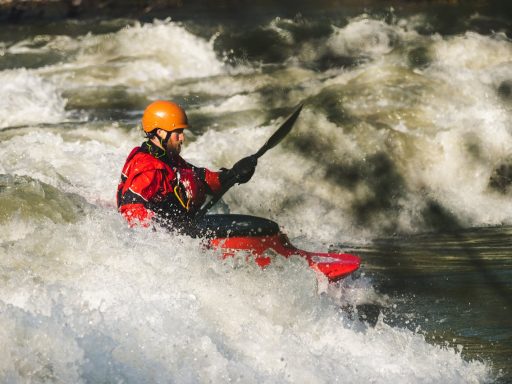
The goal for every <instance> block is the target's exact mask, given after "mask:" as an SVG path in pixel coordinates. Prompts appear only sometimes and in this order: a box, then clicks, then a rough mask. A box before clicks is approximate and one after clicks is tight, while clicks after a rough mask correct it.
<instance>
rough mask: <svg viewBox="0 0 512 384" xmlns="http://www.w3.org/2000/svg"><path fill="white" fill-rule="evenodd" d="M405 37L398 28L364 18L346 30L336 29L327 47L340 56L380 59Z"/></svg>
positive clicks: (353, 21)
mask: <svg viewBox="0 0 512 384" xmlns="http://www.w3.org/2000/svg"><path fill="white" fill-rule="evenodd" d="M404 36H405V32H404V31H403V30H401V29H400V28H398V27H395V26H391V25H389V24H386V23H385V22H383V21H380V20H374V19H370V18H366V17H364V16H362V17H359V18H357V19H354V20H352V21H351V22H350V23H349V24H348V25H347V26H346V27H344V28H338V27H334V32H333V34H332V35H331V37H330V38H329V39H328V40H327V46H328V47H329V48H330V49H331V50H332V51H333V52H335V53H337V54H340V55H347V56H369V57H378V56H381V55H385V54H387V53H389V52H391V51H392V50H393V49H394V48H395V46H396V45H397V44H398V43H399V42H400V40H401V39H403V37H404Z"/></svg>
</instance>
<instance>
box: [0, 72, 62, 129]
mask: <svg viewBox="0 0 512 384" xmlns="http://www.w3.org/2000/svg"><path fill="white" fill-rule="evenodd" d="M0 82H1V83H2V87H1V88H0V129H1V128H6V127H11V126H20V125H29V124H41V123H58V122H60V121H63V120H65V119H66V113H65V107H66V100H65V99H64V98H63V97H62V95H61V91H60V90H59V89H58V88H57V87H56V86H55V85H54V84H52V83H51V82H50V81H47V80H45V79H43V78H42V77H40V76H38V75H37V74H35V73H33V72H30V71H28V70H24V69H17V70H10V71H2V72H0Z"/></svg>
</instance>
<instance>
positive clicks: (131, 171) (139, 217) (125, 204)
mask: <svg viewBox="0 0 512 384" xmlns="http://www.w3.org/2000/svg"><path fill="white" fill-rule="evenodd" d="M181 169H189V170H192V171H193V172H194V173H195V175H196V176H197V178H199V179H200V180H202V181H203V182H204V184H205V187H206V190H207V192H208V193H217V192H218V191H220V189H221V187H222V185H221V180H220V178H219V176H220V174H221V173H220V172H212V171H210V170H208V169H206V168H198V167H194V166H193V165H191V164H189V163H187V162H186V161H185V160H184V159H183V158H182V157H181V156H174V157H172V158H169V157H168V156H167V154H166V153H165V151H163V150H162V149H161V148H159V147H157V146H156V145H154V144H153V143H151V142H150V141H147V142H144V143H143V144H142V145H141V146H140V147H135V148H134V149H133V150H132V151H131V152H130V154H129V155H128V158H127V159H126V163H125V164H124V167H123V170H122V173H121V181H120V183H119V185H118V187H117V207H118V209H119V211H120V212H121V214H122V215H123V216H124V217H125V219H126V220H127V221H128V223H129V224H130V226H135V225H138V224H140V225H143V226H146V227H147V226H149V225H150V223H151V222H152V221H153V220H156V221H159V222H162V221H163V220H165V223H163V224H166V226H169V225H170V226H172V224H176V223H172V222H171V223H169V221H176V220H178V221H180V220H182V219H184V218H185V217H186V216H187V212H186V211H184V210H183V209H181V208H180V206H179V205H178V204H176V197H175V195H174V187H175V186H176V183H177V179H176V175H177V172H179V171H180V170H181Z"/></svg>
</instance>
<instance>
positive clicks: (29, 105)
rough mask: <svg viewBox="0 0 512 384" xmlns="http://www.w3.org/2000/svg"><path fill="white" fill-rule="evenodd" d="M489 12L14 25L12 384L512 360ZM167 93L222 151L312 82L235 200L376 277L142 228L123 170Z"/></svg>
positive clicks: (0, 205) (222, 159) (8, 344)
mask: <svg viewBox="0 0 512 384" xmlns="http://www.w3.org/2000/svg"><path fill="white" fill-rule="evenodd" d="M482 18H483V16H482V15H478V14H472V15H471V16H469V17H468V19H467V23H466V24H464V25H463V26H461V27H460V28H459V29H458V30H456V31H453V30H451V31H450V33H445V32H444V31H443V30H442V29H436V28H437V27H436V24H435V21H436V20H437V19H435V18H433V16H432V15H429V14H425V13H421V12H413V13H407V14H400V13H399V12H398V11H394V10H392V9H391V10H386V11H385V12H384V15H383V14H382V13H379V12H376V13H372V12H367V13H364V12H363V11H361V12H358V13H357V14H354V15H346V14H342V13H340V14H335V13H334V14H331V15H329V16H326V15H325V14H324V13H319V14H311V15H299V14H298V15H296V16H295V17H283V16H281V15H279V14H271V15H268V14H265V15H259V16H258V17H255V18H254V19H251V20H250V21H248V20H237V21H234V20H231V19H226V18H225V17H218V18H215V17H212V18H211V19H209V18H206V17H204V15H203V14H199V16H195V17H192V16H190V17H188V18H187V17H182V20H179V21H175V20H173V19H171V18H160V19H155V20H142V21H136V20H132V19H120V18H118V19H101V20H100V19H98V20H63V21H54V22H52V23H49V24H48V25H45V26H42V25H38V26H37V28H36V27H34V28H27V27H26V25H25V26H23V25H20V26H16V25H9V26H8V28H7V27H6V28H7V30H5V31H3V32H1V33H0V82H1V84H2V86H1V87H0V141H1V144H2V145H1V146H0V354H1V356H2V358H1V359H0V381H1V382H5V383H25V382H33V383H82V382H83V383H97V382H122V383H143V382H147V383H154V382H158V383H168V382H178V383H206V382H241V383H278V382H279V383H282V382H290V383H333V382H351V383H368V382H373V383H434V382H447V383H483V382H500V381H502V382H507V381H509V380H511V378H512V376H511V375H512V373H511V372H510V370H509V369H508V367H509V366H510V364H511V357H510V351H511V350H512V344H511V342H510V340H512V328H511V326H510V320H509V319H510V311H511V308H512V307H511V305H512V302H511V300H510V297H512V296H511V294H512V287H511V285H510V281H512V280H511V279H512V254H511V251H510V249H511V247H512V244H511V241H510V231H511V229H510V228H511V226H512V204H511V198H512V172H511V169H512V125H511V123H510V121H511V118H512V91H511V90H512V42H511V41H510V39H509V36H510V35H507V33H508V32H509V31H510V29H507V28H504V29H503V30H495V31H493V32H492V33H488V32H485V31H482V30H480V29H479V28H477V27H475V25H479V24H478V23H477V22H475V20H481V19H482ZM486 20H487V19H486ZM487 21H488V20H487ZM491 21H492V20H491ZM488 22H489V21H488ZM244 23H245V25H243V28H242V24H244ZM496 23H498V21H496ZM498 24H499V23H498ZM499 25H502V24H499ZM155 99H172V100H175V101H178V102H180V103H181V104H182V105H184V106H185V107H186V110H187V113H188V115H189V119H190V121H191V124H192V129H191V130H190V132H187V142H186V145H185V148H184V152H183V156H184V157H185V158H186V159H187V160H189V161H190V162H191V163H193V164H197V165H202V166H207V167H210V168H211V169H218V168H220V167H230V166H231V165H232V164H233V163H234V162H235V161H237V160H238V159H239V158H241V157H243V156H246V155H248V154H251V153H253V152H255V150H257V149H258V148H259V147H260V146H261V145H262V144H263V143H264V142H265V140H266V139H267V138H268V136H269V135H270V134H271V133H272V132H273V131H274V129H275V128H276V126H277V125H278V124H279V122H280V121H281V118H282V117H283V116H284V115H286V114H287V113H288V112H289V111H290V109H291V107H292V106H294V105H296V104H297V103H298V102H300V101H304V102H305V106H304V110H303V112H302V114H301V116H300V118H299V120H298V121H297V123H296V126H295V128H294V130H293V131H292V132H291V133H290V134H289V136H288V137H287V138H286V139H285V141H283V142H282V143H281V144H280V145H279V146H278V147H276V148H274V149H272V150H271V151H269V152H268V153H267V154H266V155H265V156H264V157H262V158H261V159H260V161H259V164H258V167H257V170H256V173H255V175H254V177H253V179H252V180H251V182H250V183H248V184H245V185H242V186H237V187H236V188H233V190H232V191H230V192H229V193H228V194H226V195H225V198H224V204H223V205H222V206H221V207H220V208H219V209H223V210H224V211H227V210H229V211H231V212H233V213H235V212H236V213H247V214H253V215H258V216H262V217H267V218H270V219H272V220H275V221H277V222H278V223H279V224H280V226H281V228H282V229H283V230H284V232H286V233H287V234H288V235H289V237H290V239H291V240H292V242H294V243H295V244H296V245H298V246H302V247H303V248H305V249H315V250H326V249H327V248H328V247H334V248H343V249H345V250H349V251H350V252H352V253H356V254H359V255H360V256H361V257H362V259H363V263H364V264H363V267H362V275H361V276H360V277H357V278H351V277H350V278H347V279H345V280H344V281H343V282H341V283H339V284H337V285H330V286H328V285H327V282H326V281H324V280H322V279H319V280H318V279H317V276H315V273H314V272H313V271H312V270H310V269H309V268H308V267H307V265H306V264H305V263H304V262H302V261H301V260H293V259H292V260H290V261H284V260H280V259H276V260H275V261H274V263H273V264H272V265H271V266H270V267H269V268H267V269H265V270H261V269H259V267H257V266H256V265H255V264H254V263H252V262H249V263H246V262H245V261H244V259H243V257H241V258H235V259H232V260H227V261H222V260H220V255H219V254H217V253H216V252H215V251H212V250H207V249H205V248H204V247H203V244H202V243H201V241H200V240H197V239H190V238H187V237H183V236H178V235H175V234H168V233H164V232H162V231H148V230H144V229H130V228H128V227H127V225H126V223H125V222H124V221H123V219H122V218H121V217H120V216H119V214H118V213H117V212H116V207H115V190H116V186H117V183H118V180H119V177H120V170H121V167H122V165H123V163H124V159H125V157H126V156H127V155H128V153H129V151H130V150H131V148H133V147H134V146H135V145H138V144H140V142H142V140H143V137H142V134H141V131H140V129H139V127H138V124H139V120H140V117H141V114H142V111H143V109H144V107H145V106H146V105H147V104H148V103H149V102H151V101H153V100H155ZM479 270H483V271H484V272H485V273H486V275H485V276H483V277H482V275H481V274H480V273H479ZM471 303H476V304H474V305H473V306H472V304H471ZM365 307H372V308H377V312H378V313H379V312H380V314H378V315H377V314H375V315H374V316H373V318H372V319H370V320H369V318H368V317H372V316H371V314H369V313H365V312H364V308H365ZM370 312H371V311H370ZM461 314H462V315H461ZM491 318H492V320H491Z"/></svg>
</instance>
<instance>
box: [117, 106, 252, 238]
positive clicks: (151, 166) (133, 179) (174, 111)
mask: <svg viewBox="0 0 512 384" xmlns="http://www.w3.org/2000/svg"><path fill="white" fill-rule="evenodd" d="M188 128H190V127H189V123H188V118H187V115H186V113H185V111H184V110H183V108H182V107H181V106H179V105H178V104H176V103H174V102H171V101H163V100H158V101H155V102H153V103H151V104H149V105H148V107H147V108H146V109H145V110H144V114H143V116H142V129H143V130H144V132H145V135H146V138H147V140H146V141H144V142H143V143H142V145H141V146H140V147H135V148H134V149H133V150H132V151H131V152H130V154H129V155H128V158H127V159H126V162H125V165H124V167H123V170H122V173H121V181H120V183H119V185H118V187H117V207H118V210H119V212H121V214H122V215H123V216H124V217H125V219H126V220H127V221H128V223H129V224H130V226H136V225H142V226H145V227H148V226H151V225H152V224H153V223H158V224H160V225H161V226H164V227H166V228H168V229H175V230H178V231H181V232H184V233H187V234H189V235H194V234H196V230H195V226H194V219H193V218H194V215H195V213H196V212H197V210H198V209H199V208H200V207H201V205H202V204H203V203H204V201H205V198H206V195H207V194H216V193H218V192H219V191H221V190H222V189H223V188H225V187H229V186H231V185H233V184H235V183H239V184H241V183H246V182H247V181H249V179H250V178H251V177H252V175H253V174H254V170H255V167H256V162H257V160H256V159H255V158H254V157H251V156H249V157H246V158H244V159H242V160H240V161H238V162H237V163H236V164H235V165H234V166H233V168H231V169H224V168H223V169H221V170H220V171H218V172H213V171H210V170H209V169H206V168H200V167H195V166H194V165H192V164H190V163H188V162H187V161H185V160H184V159H183V158H182V157H181V156H180V152H181V148H182V145H183V142H184V140H185V129H188Z"/></svg>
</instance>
